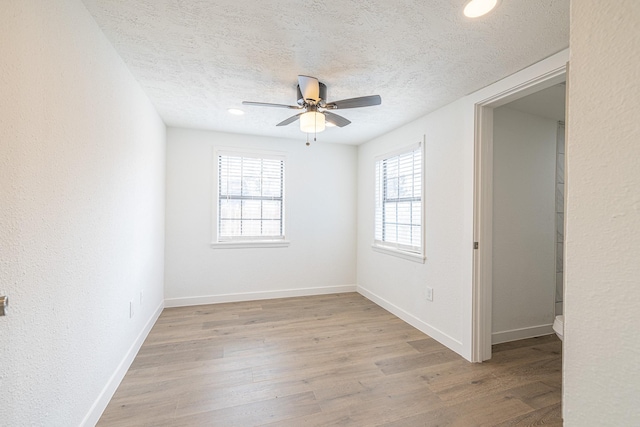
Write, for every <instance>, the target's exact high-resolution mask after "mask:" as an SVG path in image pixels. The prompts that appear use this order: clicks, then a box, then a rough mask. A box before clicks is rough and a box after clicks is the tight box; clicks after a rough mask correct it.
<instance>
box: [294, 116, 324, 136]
mask: <svg viewBox="0 0 640 427" xmlns="http://www.w3.org/2000/svg"><path fill="white" fill-rule="evenodd" d="M324 128H325V117H324V114H322V113H318V112H317V111H307V112H306V113H304V114H302V115H301V116H300V130H301V131H302V132H306V133H320V132H322V131H323V130H324Z"/></svg>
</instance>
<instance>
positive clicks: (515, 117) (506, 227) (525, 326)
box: [491, 104, 558, 343]
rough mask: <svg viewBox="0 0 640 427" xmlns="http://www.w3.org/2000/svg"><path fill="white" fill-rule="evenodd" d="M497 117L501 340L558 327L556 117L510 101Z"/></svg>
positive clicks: (496, 319)
mask: <svg viewBox="0 0 640 427" xmlns="http://www.w3.org/2000/svg"><path fill="white" fill-rule="evenodd" d="M493 123H494V131H493V287H492V292H493V303H492V317H491V319H492V323H493V327H492V333H493V342H494V343H496V342H505V341H513V340H515V339H522V338H528V337H532V336H538V335H542V334H545V333H552V329H551V325H552V323H553V318H554V314H555V313H554V311H555V306H554V295H555V288H556V280H555V218H554V217H555V200H556V194H555V176H556V174H555V171H556V134H557V130H558V122H557V121H555V120H552V119H547V118H544V117H540V116H536V115H532V114H528V113H523V112H521V111H517V110H513V109H511V108H509V104H507V105H506V106H504V107H500V108H496V109H495V110H494V115H493ZM516 330H518V331H516Z"/></svg>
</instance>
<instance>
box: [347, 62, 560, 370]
mask: <svg viewBox="0 0 640 427" xmlns="http://www.w3.org/2000/svg"><path fill="white" fill-rule="evenodd" d="M567 58H568V50H565V51H562V52H559V53H558V54H556V55H553V56H551V57H549V58H547V59H545V60H543V61H540V62H539V63H536V64H534V65H532V66H530V67H528V68H526V69H524V70H522V71H520V72H518V73H515V74H513V75H511V76H509V77H506V78H504V79H503V80H500V81H499V82H496V83H494V84H492V85H490V86H487V87H486V88H484V89H482V90H479V91H477V92H474V93H473V94H471V95H468V96H466V97H464V98H461V99H459V100H457V101H455V102H453V103H452V104H449V105H447V106H445V107H443V108H440V109H439V110H437V111H435V112H433V113H431V114H428V115H427V116H424V117H422V118H420V119H418V120H415V121H413V122H411V123H409V124H407V125H405V126H402V127H401V128H399V129H396V130H394V131H393V132H390V133H388V134H386V135H383V136H381V137H378V138H376V139H374V140H372V141H370V142H367V143H365V144H363V145H360V146H359V147H358V148H359V150H358V264H357V265H358V291H359V292H361V293H362V294H363V295H365V296H367V297H368V298H370V299H372V300H373V301H375V302H377V303H378V304H380V305H382V306H383V307H385V308H387V309H388V310H390V311H391V312H393V313H394V314H396V315H397V316H399V317H401V318H402V319H404V320H405V321H407V322H409V323H411V324H412V325H413V326H415V327H416V328H418V329H420V330H422V331H423V332H425V333H427V334H429V335H430V336H432V337H433V338H435V339H437V340H439V341H440V342H442V343H443V344H445V345H447V346H448V347H449V348H451V349H452V350H454V351H456V352H458V353H459V354H461V355H462V356H463V357H465V358H467V359H469V360H472V330H473V322H472V319H473V316H472V314H473V305H472V302H473V249H472V247H473V241H474V240H473V239H474V229H473V224H474V219H473V203H474V132H475V129H474V117H475V105H476V103H480V102H483V101H486V100H488V99H490V98H492V97H495V96H496V95H498V94H501V93H503V92H504V91H506V90H510V89H512V88H514V87H516V86H519V85H522V84H524V83H526V82H528V81H530V80H532V79H536V78H538V77H540V76H542V75H545V74H546V73H550V72H553V71H555V70H558V69H560V68H562V67H564V65H565V63H566V61H567ZM423 135H426V146H425V165H426V166H425V167H426V170H425V201H424V205H425V212H426V224H425V232H426V237H425V241H426V244H425V249H426V256H427V260H426V262H425V263H424V264H419V263H415V262H412V261H408V260H404V259H401V258H397V257H394V256H391V255H387V254H382V253H378V252H374V251H373V249H372V248H371V244H372V243H373V213H374V210H373V209H374V188H373V182H374V174H373V161H374V158H375V156H377V155H380V154H384V153H386V152H389V151H391V150H393V149H395V148H400V147H402V146H405V145H408V144H411V143H412V142H416V141H419V140H420V139H421V138H422V136H423ZM426 286H430V287H432V288H433V290H434V298H433V302H428V301H426V298H425V287H426Z"/></svg>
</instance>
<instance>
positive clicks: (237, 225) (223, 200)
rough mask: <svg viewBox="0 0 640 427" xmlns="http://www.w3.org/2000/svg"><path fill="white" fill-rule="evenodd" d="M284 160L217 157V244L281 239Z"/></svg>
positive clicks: (225, 154) (236, 156) (222, 155)
mask: <svg viewBox="0 0 640 427" xmlns="http://www.w3.org/2000/svg"><path fill="white" fill-rule="evenodd" d="M283 217H284V158H283V157H277V156H273V157H271V156H270V157H258V156H250V155H246V154H233V153H219V155H218V241H221V242H223V241H232V240H276V239H284V221H283Z"/></svg>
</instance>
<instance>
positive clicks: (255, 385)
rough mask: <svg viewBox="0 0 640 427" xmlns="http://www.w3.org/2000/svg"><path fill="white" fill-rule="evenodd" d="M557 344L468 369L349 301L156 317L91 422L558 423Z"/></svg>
mask: <svg viewBox="0 0 640 427" xmlns="http://www.w3.org/2000/svg"><path fill="white" fill-rule="evenodd" d="M560 389H561V342H560V341H559V340H558V339H557V338H556V337H555V336H548V337H542V338H534V339H529V340H523V341H518V342H513V343H507V344H502V345H498V346H494V349H493V358H492V359H491V361H488V362H485V363H482V364H472V363H469V362H467V361H466V360H464V359H463V358H461V357H460V356H458V355H457V354H455V353H454V352H452V351H450V350H448V349H447V348H446V347H444V346H443V345H441V344H439V343H438V342H437V341H435V340H433V339H431V338H429V337H428V336H426V335H424V334H423V333H421V332H420V331H418V330H417V329H415V328H413V327H411V326H409V325H408V324H406V323H404V322H403V321H402V320H400V319H398V318H397V317H395V316H394V315H392V314H390V313H389V312H387V311H385V310H384V309H382V308H380V307H378V306H377V305H375V304H374V303H372V302H370V301H369V300H367V299H366V298H364V297H362V296H361V295H359V294H355V293H350V294H337V295H322V296H313V297H301V298H287V299H277V300H265V301H253V302H240V303H229V304H217V305H207V306H197V307H183V308H169V309H165V310H164V311H163V313H162V315H161V316H160V318H159V319H158V322H157V323H156V325H155V326H154V327H153V329H152V331H151V332H150V334H149V336H148V338H147V340H146V341H145V343H144V344H143V346H142V348H141V349H140V352H139V353H138V355H137V357H136V359H135V360H134V362H133V364H132V365H131V368H130V369H129V371H128V373H127V375H126V376H125V378H124V380H123V381H122V384H121V385H120V387H119V388H118V390H117V391H116V393H115V395H114V396H113V399H112V400H111V402H110V403H109V405H108V407H107V409H106V410H105V412H104V414H103V416H102V418H101V419H100V422H99V423H98V425H99V426H292V427H294V426H295V427H301V426H305V427H306V426H334V425H335V426H338V425H339V426H342V425H353V426H387V427H390V426H449V425H451V426H464V427H469V426H531V425H540V424H544V425H545V426H561V425H562V420H561V418H560Z"/></svg>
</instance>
